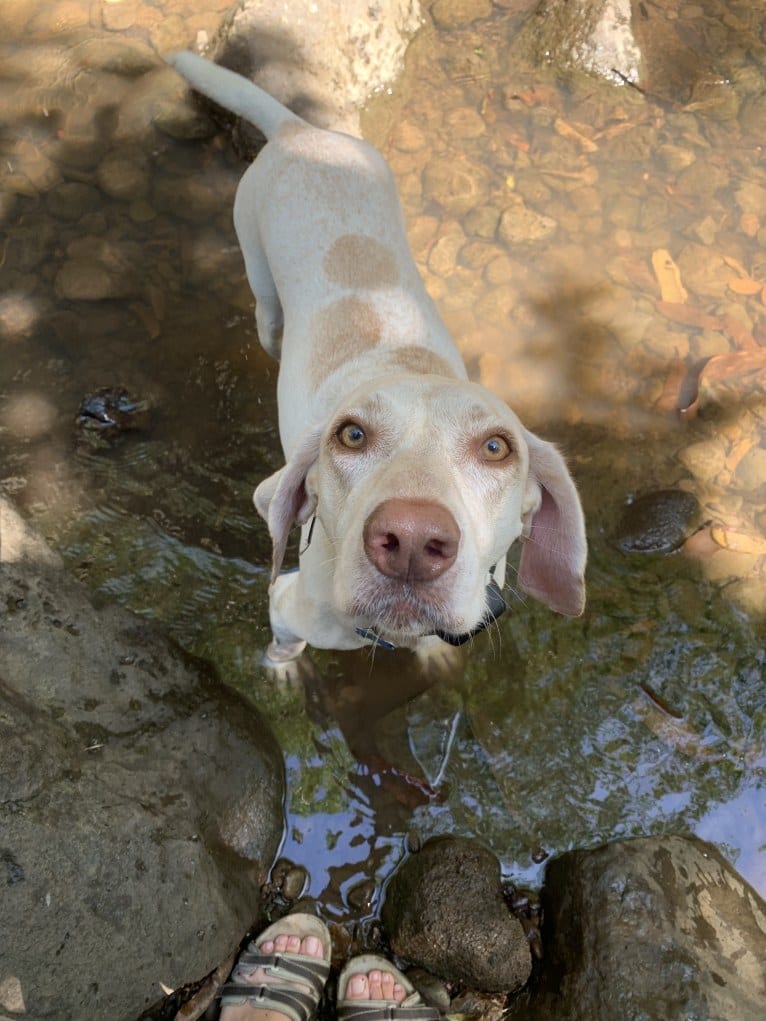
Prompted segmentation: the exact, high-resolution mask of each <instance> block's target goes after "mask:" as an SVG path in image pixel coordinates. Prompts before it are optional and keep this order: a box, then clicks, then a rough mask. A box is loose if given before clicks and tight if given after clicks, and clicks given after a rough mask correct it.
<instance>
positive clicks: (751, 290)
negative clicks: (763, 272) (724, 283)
mask: <svg viewBox="0 0 766 1021" xmlns="http://www.w3.org/2000/svg"><path fill="white" fill-rule="evenodd" d="M762 289H763V284H762V283H761V282H760V281H758V280H753V279H752V277H740V279H739V280H730V281H729V290H730V291H734V293H735V294H758V293H759V291H761V290H762Z"/></svg>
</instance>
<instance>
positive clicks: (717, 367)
mask: <svg viewBox="0 0 766 1021" xmlns="http://www.w3.org/2000/svg"><path fill="white" fill-rule="evenodd" d="M757 380H760V382H761V385H762V387H763V386H765V385H766V348H764V347H759V348H756V349H754V350H750V351H735V352H734V353H733V354H728V355H714V356H713V357H712V358H709V359H708V360H707V361H706V362H705V363H704V364H703V366H702V368H701V369H700V372H699V376H698V378H697V388H696V393H695V394H694V396H693V399H692V400H691V401H689V403H688V404H686V405H684V404H681V407H680V409H679V410H680V412H681V414H682V415H683V416H684V418H687V419H691V418H694V417H695V416H696V414H697V412H698V411H699V404H700V394H701V392H702V391H704V390H710V389H712V388H713V387H715V386H716V384H718V383H724V382H726V383H733V384H735V385H736V387H737V388H739V389H740V390H743V391H744V390H748V389H750V388H751V383H752V382H755V381H757Z"/></svg>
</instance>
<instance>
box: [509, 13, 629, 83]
mask: <svg viewBox="0 0 766 1021" xmlns="http://www.w3.org/2000/svg"><path fill="white" fill-rule="evenodd" d="M513 48H514V50H515V51H517V52H518V53H519V54H522V55H527V59H529V56H531V57H532V60H533V61H534V62H535V63H536V64H538V65H542V66H549V65H551V64H553V65H554V66H555V67H557V68H572V67H574V68H582V69H585V70H587V71H592V72H594V73H596V74H599V75H602V76H603V77H605V78H607V79H609V80H611V81H618V82H619V81H622V80H624V79H626V78H627V79H628V80H629V81H638V79H639V78H640V76H641V53H640V50H639V47H638V43H637V41H636V38H635V36H634V34H633V29H632V24H631V6H630V0H577V2H575V3H569V2H568V0H542V2H541V3H539V4H538V5H537V7H536V8H535V10H534V13H533V14H532V16H531V17H530V18H529V19H528V21H527V22H526V24H525V25H524V27H523V28H522V30H521V32H520V33H519V34H518V37H517V38H516V40H515V41H514V44H513ZM620 75H622V76H623V77H622V78H620Z"/></svg>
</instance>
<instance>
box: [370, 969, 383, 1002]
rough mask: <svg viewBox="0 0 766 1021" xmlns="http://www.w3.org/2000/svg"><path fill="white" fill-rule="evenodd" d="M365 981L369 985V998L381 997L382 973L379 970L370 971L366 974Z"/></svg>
mask: <svg viewBox="0 0 766 1021" xmlns="http://www.w3.org/2000/svg"><path fill="white" fill-rule="evenodd" d="M367 981H368V984H369V987H370V999H371V1000H382V999H383V975H382V973H381V972H379V971H371V972H368V974H367Z"/></svg>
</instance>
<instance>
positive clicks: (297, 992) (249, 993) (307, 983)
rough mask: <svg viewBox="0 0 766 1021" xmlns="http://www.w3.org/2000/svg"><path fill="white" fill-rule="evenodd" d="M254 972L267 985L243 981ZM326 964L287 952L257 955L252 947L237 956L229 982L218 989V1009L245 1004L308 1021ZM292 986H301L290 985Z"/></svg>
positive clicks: (313, 1013)
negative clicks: (263, 974)
mask: <svg viewBox="0 0 766 1021" xmlns="http://www.w3.org/2000/svg"><path fill="white" fill-rule="evenodd" d="M257 968H263V969H264V971H265V972H266V974H267V975H268V976H269V979H270V981H268V982H263V981H261V982H258V983H255V984H253V983H249V982H246V981H243V980H244V979H246V978H247V977H248V975H252V974H253V972H254V971H255V970H256V969H257ZM329 973H330V962H329V961H327V960H323V959H322V958H319V957H317V958H313V957H311V958H309V957H304V956H302V955H298V954H292V953H289V952H282V953H278V954H263V953H260V952H259V950H258V947H257V946H256V944H255V943H251V944H250V945H249V946H248V948H247V950H245V951H244V953H242V954H241V955H240V958H239V960H238V961H237V965H236V967H235V968H234V971H233V972H232V975H231V980H230V981H229V982H227V983H226V984H225V985H224V986H222V988H221V990H220V993H219V996H220V999H221V1006H224V1007H225V1006H233V1005H235V1004H237V1005H241V1004H244V1003H247V1004H249V1005H250V1006H251V1007H260V1008H261V1009H263V1010H276V1011H280V1012H281V1013H283V1014H287V1016H288V1017H289V1018H291V1021H308V1019H309V1018H313V1017H314V1015H315V1013H316V1008H317V1004H318V1003H319V1000H320V998H321V996H322V990H323V989H324V985H325V982H326V981H327V976H328V975H329ZM294 983H301V984H300V985H297V986H296V985H294Z"/></svg>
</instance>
